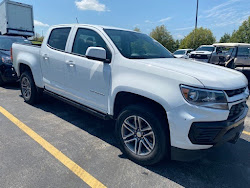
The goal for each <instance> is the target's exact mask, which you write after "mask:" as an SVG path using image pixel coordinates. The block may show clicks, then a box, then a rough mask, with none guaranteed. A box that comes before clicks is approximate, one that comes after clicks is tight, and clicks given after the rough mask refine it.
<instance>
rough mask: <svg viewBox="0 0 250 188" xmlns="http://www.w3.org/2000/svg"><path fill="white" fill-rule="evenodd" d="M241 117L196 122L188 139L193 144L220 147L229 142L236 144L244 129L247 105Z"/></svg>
mask: <svg viewBox="0 0 250 188" xmlns="http://www.w3.org/2000/svg"><path fill="white" fill-rule="evenodd" d="M243 104H244V110H243V111H242V113H241V114H239V117H236V118H235V119H228V120H226V121H218V122H194V123H192V125H191V128H190V131H189V134H188V137H189V139H190V141H191V142H192V143H193V144H200V145H218V144H222V143H225V142H228V141H231V142H236V141H237V138H238V137H239V135H240V134H241V132H242V131H243V129H244V120H245V117H246V115H247V112H248V107H247V105H246V104H245V103H243Z"/></svg>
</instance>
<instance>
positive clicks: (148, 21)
mask: <svg viewBox="0 0 250 188" xmlns="http://www.w3.org/2000/svg"><path fill="white" fill-rule="evenodd" d="M145 23H153V22H152V21H150V20H145Z"/></svg>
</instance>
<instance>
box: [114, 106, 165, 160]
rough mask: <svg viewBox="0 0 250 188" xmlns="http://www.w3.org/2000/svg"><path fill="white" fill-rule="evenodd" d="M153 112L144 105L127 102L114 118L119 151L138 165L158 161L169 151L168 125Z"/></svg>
mask: <svg viewBox="0 0 250 188" xmlns="http://www.w3.org/2000/svg"><path fill="white" fill-rule="evenodd" d="M156 113H157V112H154V110H152V109H151V108H149V107H148V106H145V105H131V106H128V107H126V108H125V109H124V110H123V111H122V112H121V113H120V115H119V117H118V119H117V122H116V135H117V137H118V141H119V143H120V146H121V151H122V152H123V153H125V154H126V155H127V156H128V158H129V159H131V160H133V161H135V162H136V163H138V164H141V165H152V164H155V163H158V162H159V161H161V160H162V159H163V158H164V156H165V155H166V154H167V153H168V152H170V149H169V145H170V144H169V134H168V131H167V130H168V127H167V126H168V125H167V123H164V121H162V119H160V118H159V116H157V114H156ZM168 154H169V153H168Z"/></svg>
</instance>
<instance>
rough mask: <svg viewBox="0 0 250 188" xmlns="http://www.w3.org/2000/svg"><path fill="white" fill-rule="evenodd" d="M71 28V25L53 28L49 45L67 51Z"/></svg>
mask: <svg viewBox="0 0 250 188" xmlns="http://www.w3.org/2000/svg"><path fill="white" fill-rule="evenodd" d="M70 30H71V28H70V27H67V28H56V29H53V30H52V31H51V33H50V37H49V40H48V45H49V46H50V47H52V48H55V49H57V50H63V51H65V47H66V43H67V40H68V37H69V32H70Z"/></svg>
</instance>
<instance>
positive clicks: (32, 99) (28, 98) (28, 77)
mask: <svg viewBox="0 0 250 188" xmlns="http://www.w3.org/2000/svg"><path fill="white" fill-rule="evenodd" d="M25 81H26V82H27V83H28V85H29V86H30V91H29V93H30V95H27V94H26V93H25ZM20 87H21V93H22V96H23V98H24V100H25V102H27V103H28V104H35V103H37V102H38V101H39V98H40V95H41V94H40V93H39V92H38V90H37V87H36V85H35V82H34V79H33V76H32V74H31V72H30V71H25V72H24V73H22V75H21V77H20Z"/></svg>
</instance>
